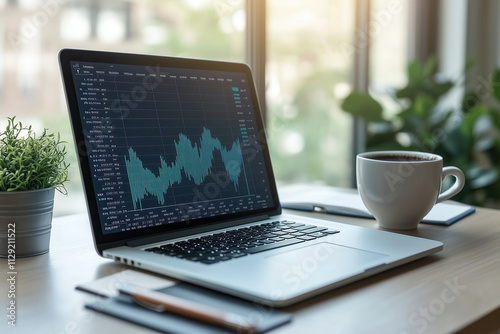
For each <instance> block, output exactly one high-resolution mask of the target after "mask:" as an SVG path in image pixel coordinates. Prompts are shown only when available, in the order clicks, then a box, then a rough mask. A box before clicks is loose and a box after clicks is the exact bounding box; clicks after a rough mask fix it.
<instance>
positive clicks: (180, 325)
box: [76, 270, 292, 334]
mask: <svg viewBox="0 0 500 334" xmlns="http://www.w3.org/2000/svg"><path fill="white" fill-rule="evenodd" d="M130 284H132V285H136V286H137V285H138V286H140V287H142V288H147V289H152V290H155V291H159V292H162V293H165V294H167V295H171V296H175V297H179V298H182V299H184V300H189V301H193V302H195V303H197V304H199V305H203V306H209V307H210V308H211V309H212V310H217V311H222V312H231V313H233V314H237V315H239V316H241V317H243V319H244V320H246V321H248V322H254V323H255V324H256V326H255V327H256V332H257V333H264V332H267V331H269V330H271V329H273V328H276V327H278V326H282V325H286V324H287V323H289V322H290V321H292V315H291V314H289V313H285V312H282V311H279V310H276V309H272V308H267V307H264V306H262V305H259V304H255V303H252V302H250V301H247V300H244V299H240V298H236V297H231V296H228V295H226V294H222V293H220V292H215V291H212V290H208V289H204V288H201V287H198V286H195V285H192V284H189V283H183V282H175V281H172V280H168V279H163V278H161V277H158V276H154V275H149V274H145V273H142V272H138V271H135V270H124V271H121V272H119V273H116V274H113V275H110V276H106V277H103V278H100V279H97V280H95V281H92V282H87V283H84V284H80V285H78V286H77V287H76V289H77V290H80V291H84V292H88V293H91V294H94V295H97V296H99V297H102V298H96V299H93V300H91V301H89V302H87V303H86V305H85V306H86V307H87V308H89V309H92V310H95V311H97V312H100V313H104V314H107V315H110V316H112V317H116V318H119V319H122V320H125V321H129V322H131V323H135V324H138V325H141V326H144V327H148V328H152V329H154V330H157V331H160V332H163V333H183V334H184V333H206V334H208V333H217V334H220V333H234V331H232V330H227V329H223V328H221V327H215V326H213V325H209V324H206V323H203V322H200V321H196V320H192V319H189V318H187V317H183V316H180V315H175V314H173V313H170V312H168V311H165V312H157V311H154V310H151V309H148V308H147V307H144V306H142V305H139V304H137V303H136V302H134V301H133V300H131V299H130V298H127V296H123V295H120V294H119V293H118V290H117V289H119V288H122V287H124V286H127V285H130ZM239 332H241V331H239Z"/></svg>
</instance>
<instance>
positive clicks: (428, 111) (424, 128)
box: [342, 58, 500, 208]
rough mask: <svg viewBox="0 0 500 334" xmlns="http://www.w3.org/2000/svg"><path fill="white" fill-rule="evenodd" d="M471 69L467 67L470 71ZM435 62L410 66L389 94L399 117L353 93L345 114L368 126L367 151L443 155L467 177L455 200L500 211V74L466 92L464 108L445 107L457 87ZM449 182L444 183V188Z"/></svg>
mask: <svg viewBox="0 0 500 334" xmlns="http://www.w3.org/2000/svg"><path fill="white" fill-rule="evenodd" d="M468 67H469V65H468V66H466V69H467V68H468ZM435 69H436V59H435V58H429V59H428V61H427V62H426V63H424V64H422V63H419V62H411V63H410V64H409V65H408V67H407V76H408V82H407V84H406V85H405V86H404V87H402V88H398V89H395V90H394V91H393V92H391V93H390V95H391V97H392V98H393V99H394V100H395V101H396V102H397V103H398V105H399V111H397V112H396V113H395V114H391V115H387V113H384V110H383V108H382V105H381V104H380V103H379V102H378V101H377V100H376V99H374V98H373V97H372V96H371V95H370V93H364V92H356V91H354V92H351V93H350V94H349V95H348V96H347V97H346V98H345V99H344V101H343V103H342V109H343V110H344V111H346V112H347V113H349V114H351V115H353V116H355V117H358V118H360V119H362V120H365V121H366V130H367V135H366V143H365V147H366V150H367V151H376V150H412V151H426V152H432V153H436V154H439V155H441V156H442V157H443V159H444V163H445V165H447V166H452V165H453V166H457V167H459V168H460V169H462V170H463V171H464V173H465V175H466V179H467V182H466V185H465V187H464V189H463V190H462V191H461V192H460V193H459V194H458V195H456V196H455V197H454V198H453V200H456V201H459V202H463V203H468V204H471V205H477V206H485V207H496V208H498V207H500V110H499V108H498V105H499V102H500V70H496V71H495V72H494V73H493V74H492V75H491V78H490V80H488V81H489V82H488V86H487V87H481V86H479V84H478V85H477V86H476V87H474V89H473V90H469V91H466V92H465V93H464V95H463V98H462V103H461V106H459V107H458V108H457V107H450V106H449V105H446V101H445V100H446V99H445V97H446V95H447V94H448V93H449V92H450V91H451V90H452V88H453V87H455V85H456V84H457V83H458V80H457V81H452V80H447V79H443V78H440V77H439V75H436V72H435ZM448 183H450V182H449V181H447V182H445V185H444V186H445V187H446V186H447V184H448Z"/></svg>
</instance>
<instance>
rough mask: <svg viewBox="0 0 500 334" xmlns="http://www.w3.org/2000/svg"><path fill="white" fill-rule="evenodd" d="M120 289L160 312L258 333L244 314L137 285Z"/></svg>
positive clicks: (143, 304)
mask: <svg viewBox="0 0 500 334" xmlns="http://www.w3.org/2000/svg"><path fill="white" fill-rule="evenodd" d="M118 291H119V292H120V293H122V294H124V295H127V296H130V297H131V298H132V299H133V300H134V302H136V303H137V304H139V305H141V306H144V307H148V308H154V309H155V310H156V311H158V312H170V313H174V314H177V315H180V316H183V317H186V318H190V319H194V320H198V321H201V322H205V323H207V324H211V325H214V326H219V327H223V328H226V329H230V330H233V331H237V332H239V333H244V334H255V333H257V328H256V326H255V325H254V324H249V323H248V322H247V321H245V318H244V317H243V316H241V315H238V314H234V313H230V312H223V311H217V310H213V309H210V308H209V307H207V306H205V305H201V304H198V303H196V302H193V301H190V300H186V299H182V298H179V297H175V296H171V295H168V294H165V293H161V292H158V291H154V290H150V289H145V288H140V287H135V286H126V287H121V288H119V289H118Z"/></svg>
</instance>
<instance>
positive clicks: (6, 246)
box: [0, 188, 55, 258]
mask: <svg viewBox="0 0 500 334" xmlns="http://www.w3.org/2000/svg"><path fill="white" fill-rule="evenodd" d="M54 194H55V188H47V189H40V190H32V191H13V192H6V191H0V257H7V256H8V255H9V254H15V257H16V258H18V257H27V256H34V255H40V254H44V253H47V252H48V251H49V245H50V230H51V228H52V212H53V208H54ZM12 245H14V246H12Z"/></svg>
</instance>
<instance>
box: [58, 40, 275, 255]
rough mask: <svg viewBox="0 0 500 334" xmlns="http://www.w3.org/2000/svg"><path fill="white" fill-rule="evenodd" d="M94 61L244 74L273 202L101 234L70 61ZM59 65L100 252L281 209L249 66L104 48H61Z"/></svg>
mask: <svg viewBox="0 0 500 334" xmlns="http://www.w3.org/2000/svg"><path fill="white" fill-rule="evenodd" d="M72 61H82V62H97V63H109V64H122V65H139V66H160V67H173V68H187V69H201V70H211V71H224V72H238V73H245V75H246V76H247V78H248V83H249V85H248V86H249V91H250V96H251V99H252V104H253V106H254V110H255V118H256V123H257V128H258V133H259V137H260V138H259V140H260V143H261V147H262V155H263V158H264V161H265V164H266V172H267V175H268V178H269V185H270V192H271V196H272V201H273V203H274V205H273V206H270V207H268V208H265V209H257V210H252V211H249V212H239V213H234V214H227V215H224V216H220V217H209V218H199V219H193V220H189V221H183V222H177V223H170V224H166V225H162V226H156V227H148V228H141V229H136V230H131V231H122V232H117V233H112V234H104V233H103V232H102V227H101V221H100V215H99V213H98V206H97V200H96V197H95V195H94V194H95V189H94V184H93V182H92V176H91V170H90V164H89V159H88V155H87V148H86V144H85V143H86V142H85V138H84V134H83V126H82V122H81V116H80V110H79V106H78V100H77V95H76V91H75V85H74V80H73V75H72V71H71V66H70V62H72ZM59 65H60V69H61V75H62V79H63V85H64V90H65V92H66V101H67V106H68V112H69V116H70V121H71V124H72V129H73V139H74V144H75V149H76V153H77V157H78V161H79V166H80V173H81V177H82V183H83V186H84V192H85V197H86V201H87V209H88V214H89V218H90V222H91V225H92V233H93V237H94V242H95V246H96V249H97V251H98V252H99V253H100V254H102V251H103V250H104V249H107V248H108V247H116V246H119V245H125V243H126V242H127V241H130V240H133V239H137V238H144V237H147V236H156V235H160V234H165V233H172V232H175V231H182V230H187V229H189V230H190V229H196V228H197V227H206V226H210V227H211V228H213V229H216V228H218V225H223V224H224V223H225V222H227V221H231V220H239V219H242V220H243V219H246V220H248V218H251V217H260V216H263V215H266V216H272V215H277V214H280V213H281V205H280V203H279V200H278V193H277V188H276V181H275V177H274V173H273V170H272V167H271V158H270V155H269V149H268V146H267V140H266V134H265V128H264V122H263V118H262V113H261V109H260V105H259V103H258V98H257V94H256V90H255V86H254V81H253V78H252V73H251V70H250V68H249V67H248V66H247V65H246V64H243V63H235V62H222V61H212V60H201V59H191V58H178V57H168V56H158V55H144V54H131V53H119V52H107V51H93V50H78V49H62V50H61V51H60V52H59Z"/></svg>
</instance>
